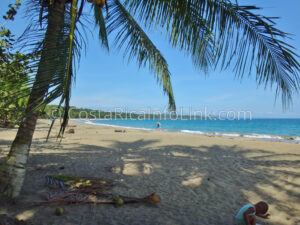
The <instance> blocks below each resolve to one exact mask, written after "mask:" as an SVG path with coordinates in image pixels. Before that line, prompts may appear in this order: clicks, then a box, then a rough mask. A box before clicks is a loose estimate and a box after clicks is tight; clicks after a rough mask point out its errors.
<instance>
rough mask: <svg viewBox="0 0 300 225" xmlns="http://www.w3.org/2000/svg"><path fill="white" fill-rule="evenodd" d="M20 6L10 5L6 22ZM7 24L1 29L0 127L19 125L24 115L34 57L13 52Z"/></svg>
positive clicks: (17, 3) (11, 18) (12, 39)
mask: <svg viewBox="0 0 300 225" xmlns="http://www.w3.org/2000/svg"><path fill="white" fill-rule="evenodd" d="M19 5H20V3H19V1H17V2H16V4H15V5H9V10H8V11H7V13H6V16H4V19H5V20H6V22H8V21H9V20H13V19H14V16H15V15H16V13H17V11H16V10H17V9H18V7H19ZM6 22H5V23H6ZM5 23H4V24H3V25H2V26H1V28H0V56H1V58H0V87H1V89H0V100H1V101H0V126H5V127H7V126H14V125H15V124H18V123H19V121H20V120H21V118H22V116H23V114H24V111H25V108H26V103H27V99H28V95H29V94H30V92H29V89H28V81H29V79H30V77H29V74H30V73H32V72H33V71H32V69H31V65H30V60H31V59H32V58H33V55H32V54H23V53H21V52H18V51H16V52H15V51H14V50H13V43H14V41H15V40H14V36H13V35H12V33H11V31H10V30H9V29H5V28H4V25H5ZM17 93H20V94H19V95H17Z"/></svg>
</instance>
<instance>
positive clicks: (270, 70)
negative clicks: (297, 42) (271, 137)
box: [125, 0, 300, 106]
mask: <svg viewBox="0 0 300 225" xmlns="http://www.w3.org/2000/svg"><path fill="white" fill-rule="evenodd" d="M125 5H126V6H127V7H128V9H129V12H131V13H133V14H134V15H136V16H138V17H139V19H140V20H142V21H144V23H145V24H148V25H149V26H152V25H155V26H160V27H161V28H162V29H166V30H167V32H169V36H170V37H171V38H170V42H171V43H172V44H173V43H175V44H176V45H177V46H178V47H180V48H181V49H186V50H188V51H192V56H193V52H194V49H195V48H193V47H192V46H197V44H196V45H195V43H198V40H199V43H207V44H204V45H198V47H196V49H197V48H198V52H202V53H201V54H198V56H201V55H202V56H206V57H208V60H206V62H209V63H206V64H205V65H209V64H211V63H214V64H215V66H216V65H218V64H219V65H221V68H222V69H226V68H229V67H232V66H231V65H233V68H232V69H233V71H234V72H235V73H236V75H237V76H238V77H240V78H242V77H243V75H244V74H245V73H246V72H248V74H249V75H250V74H251V72H252V69H253V67H256V80H257V83H258V84H259V85H261V84H263V85H265V86H268V85H270V86H273V85H276V86H277V87H276V91H277V94H278V93H279V92H281V93H282V102H283V105H284V106H286V104H288V103H289V102H290V100H291V97H292V95H293V93H294V92H298V91H299V71H300V65H299V62H298V61H297V59H299V57H298V56H297V55H296V54H295V53H294V52H293V47H291V46H290V45H288V44H287V43H285V42H283V38H286V37H288V36H289V35H288V34H286V33H284V32H282V31H280V30H279V29H277V28H276V27H275V22H274V19H275V18H271V17H265V16H261V15H258V14H255V13H254V11H257V10H259V9H260V8H258V7H255V6H240V5H238V4H234V3H232V2H231V1H230V0H185V1H181V0H174V1H168V0H160V1H156V0H125ZM184 12H185V13H184ZM187 17H189V18H187ZM181 23H182V24H184V26H186V27H184V26H182V25H181V26H180V24H181ZM174 24H175V25H174ZM176 24H179V25H176ZM169 27H171V28H170V29H169ZM196 29H198V30H199V31H200V33H199V34H200V37H198V40H197V39H196V41H186V40H189V39H190V38H189V37H190V36H193V31H194V30H196ZM170 30H171V32H170ZM179 30H181V31H184V33H183V34H182V33H181V32H180V31H179ZM210 32H211V33H210ZM180 37H182V38H180ZM207 37H208V38H209V39H206V38H207ZM211 39H213V42H212V43H213V45H214V46H213V53H214V54H213V55H212V54H207V55H203V53H205V52H206V51H207V49H208V48H209V49H208V52H211V50H210V49H211V47H212V46H211V44H210V43H211V42H210V41H211ZM191 40H193V39H191ZM200 46H201V48H203V50H201V49H199V47H200ZM183 47H184V48H183ZM207 47H208V48H207ZM205 54H206V53H205ZM212 56H213V57H212ZM209 57H212V58H210V59H209ZM198 60H203V57H196V58H195V59H194V62H197V61H198ZM198 62H199V61H198ZM204 62H205V61H204ZM200 64H203V62H202V63H200Z"/></svg>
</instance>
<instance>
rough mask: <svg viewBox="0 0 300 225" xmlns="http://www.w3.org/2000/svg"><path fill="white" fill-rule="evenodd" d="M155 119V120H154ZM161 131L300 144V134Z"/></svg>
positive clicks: (110, 125)
mask: <svg viewBox="0 0 300 225" xmlns="http://www.w3.org/2000/svg"><path fill="white" fill-rule="evenodd" d="M71 121H72V122H73V123H76V124H86V125H93V126H102V127H112V128H121V129H133V130H149V131H156V130H157V129H156V128H145V127H133V126H122V125H116V124H105V123H97V121H100V122H101V121H110V120H105V119H103V120H99V119H97V120H91V119H89V120H82V119H72V120H71ZM154 121H155V120H154ZM160 131H163V132H166V133H186V134H192V135H204V136H208V137H215V136H216V137H224V138H241V139H252V140H262V141H272V142H286V143H295V144H300V136H285V135H272V134H257V133H238V132H207V131H197V130H187V129H183V130H176V129H173V130H172V129H160Z"/></svg>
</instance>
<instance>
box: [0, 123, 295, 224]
mask: <svg viewBox="0 0 300 225" xmlns="http://www.w3.org/2000/svg"><path fill="white" fill-rule="evenodd" d="M48 127H49V122H48V121H40V123H39V126H38V128H37V130H36V133H35V136H34V140H33V144H32V150H31V154H30V159H29V164H28V173H27V176H26V181H25V186H24V188H23V192H22V198H21V199H20V202H19V203H18V204H17V205H14V206H11V205H2V206H0V214H1V213H7V214H9V215H10V216H16V217H17V218H20V219H24V220H28V221H30V222H32V223H33V224H35V225H38V224H45V225H48V224H49V225H55V224H57V225H61V224H63V225H68V224H70V225H71V224H72V225H74V224H76V225H79V224H82V225H88V224H90V225H96V224H105V225H110V224H112V225H113V224H118V225H119V224H128V225H129V224H130V225H134V224H137V225H142V224H144V225H147V224H149V225H150V224H170V225H175V224H189V225H192V224H200V225H202V224H203V225H206V224H207V225H233V224H234V215H235V213H236V212H237V211H238V209H239V208H240V207H241V206H242V205H243V204H245V203H248V202H251V203H255V202H257V201H260V200H264V201H266V202H268V203H269V205H270V209H269V213H270V214H271V217H270V219H269V220H259V221H258V222H259V223H260V224H265V225H266V224H272V225H299V224H300V217H299V215H300V145H299V144H293V143H280V142H268V141H259V140H245V139H229V138H221V137H206V136H200V135H199V136H198V135H189V134H180V133H164V132H159V131H141V130H127V132H126V133H115V132H114V130H115V129H114V128H110V127H96V126H91V125H78V124H77V125H76V127H72V128H73V129H75V134H66V135H65V138H64V139H63V142H62V143H61V144H59V143H57V142H56V141H55V139H54V138H52V139H51V140H50V142H48V143H45V136H46V133H47V129H48ZM56 132H57V127H56V129H55V131H54V133H53V135H54V134H55V133H56ZM15 133H16V129H14V130H4V129H2V130H0V157H2V160H3V158H4V156H5V154H6V153H7V152H8V150H9V148H8V146H9V145H10V143H11V141H12V140H13V138H14V135H15ZM60 166H64V167H65V169H64V170H59V169H58V168H59V167H60ZM49 174H66V175H83V176H94V177H101V178H109V179H124V182H121V183H120V184H119V185H117V187H115V188H114V189H113V192H114V193H119V194H124V195H129V196H137V197H142V196H145V195H148V194H151V193H152V192H156V193H157V194H158V195H159V196H160V197H161V199H162V203H161V204H160V205H158V206H157V207H151V206H146V205H125V206H123V207H120V208H115V207H113V206H110V205H70V206H66V207H65V208H66V213H65V214H64V215H62V216H60V217H58V216H55V215H54V210H55V207H50V206H43V207H32V206H31V205H30V203H32V202H33V201H36V200H40V199H41V194H40V192H41V190H43V189H44V186H43V185H44V177H45V175H49Z"/></svg>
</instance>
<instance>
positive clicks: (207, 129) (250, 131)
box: [78, 119, 300, 143]
mask: <svg viewBox="0 0 300 225" xmlns="http://www.w3.org/2000/svg"><path fill="white" fill-rule="evenodd" d="M158 121H160V122H161V125H162V126H161V128H162V131H164V132H181V133H189V134H195V135H208V136H224V137H231V138H252V139H264V140H271V141H285V142H296V143H300V119H251V120H250V119H247V120H204V119H203V120H201V119H196V120H171V119H167V120H164V119H163V120H157V119H149V120H132V119H110V120H81V121H78V122H79V123H86V124H92V125H98V126H112V127H120V128H133V129H144V130H155V129H156V124H157V122H158Z"/></svg>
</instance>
